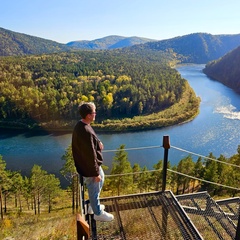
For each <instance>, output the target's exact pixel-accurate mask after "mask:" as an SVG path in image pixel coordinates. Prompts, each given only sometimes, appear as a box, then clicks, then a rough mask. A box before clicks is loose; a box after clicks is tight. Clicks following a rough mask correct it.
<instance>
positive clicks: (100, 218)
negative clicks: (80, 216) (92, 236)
mask: <svg viewBox="0 0 240 240" xmlns="http://www.w3.org/2000/svg"><path fill="white" fill-rule="evenodd" d="M94 219H95V220H96V221H101V222H110V221H112V220H113V219H114V216H113V215H112V214H111V213H107V212H105V211H102V214H101V215H96V214H94Z"/></svg>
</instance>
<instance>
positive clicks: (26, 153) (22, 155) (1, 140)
mask: <svg viewBox="0 0 240 240" xmlns="http://www.w3.org/2000/svg"><path fill="white" fill-rule="evenodd" d="M203 67H204V65H187V66H180V67H178V68H177V70H178V71H179V72H180V74H181V75H182V77H183V78H185V79H187V80H188V82H189V83H190V85H191V87H192V88H193V89H194V91H195V92H196V94H197V96H199V97H200V98H201V104H200V114H199V115H198V116H197V117H196V118H195V119H194V120H192V121H190V122H187V123H184V124H180V125H176V126H172V127H167V128H164V129H156V130H151V131H142V132H134V133H133V132H131V133H118V134H115V133H114V134H99V138H100V139H101V140H102V142H103V143H104V145H105V151H104V153H103V154H104V158H105V165H107V166H109V167H110V168H111V166H112V159H113V157H114V155H115V152H114V151H112V150H116V149H117V148H119V146H120V145H121V144H124V145H125V148H126V149H128V150H127V152H128V159H129V161H130V162H131V163H132V164H134V163H139V164H140V166H141V167H143V166H146V167H147V168H148V169H152V168H153V165H154V164H156V163H157V162H158V161H159V160H160V159H163V149H162V147H161V145H162V138H163V136H164V135H169V136H170V143H171V146H175V147H178V148H182V149H186V150H188V151H190V152H194V153H197V154H200V155H203V156H207V155H208V154H209V153H210V152H212V153H213V155H214V156H216V157H219V156H220V154H223V155H224V156H226V157H230V156H232V155H234V154H236V153H237V148H238V145H240V95H238V94H236V93H235V92H234V91H233V90H231V89H229V88H228V87H226V86H224V85H222V84H221V83H219V82H216V81H213V80H210V79H209V78H208V77H207V76H206V75H205V74H203V73H202V69H203ZM70 143H71V134H62V135H54V134H47V133H46V134H41V135H31V134H29V133H21V132H16V131H15V132H12V131H11V132H9V131H2V132H1V133H0V154H1V155H2V156H3V160H4V161H6V163H7V168H8V169H11V170H21V172H22V173H23V174H29V172H30V169H31V168H32V166H33V165H34V164H38V165H41V166H42V168H43V169H44V170H47V171H48V172H51V173H55V174H56V175H57V176H59V169H60V168H61V167H62V164H63V161H62V160H61V157H62V155H63V154H64V152H65V150H66V148H67V147H68V146H69V145H70ZM158 146H159V147H158ZM132 148H134V150H132ZM136 148H137V150H136ZM188 154H189V153H187V152H182V151H179V150H176V149H175V148H171V149H170V150H169V160H170V162H171V165H174V164H177V163H178V162H179V160H181V159H182V158H183V157H186V156H187V155H188Z"/></svg>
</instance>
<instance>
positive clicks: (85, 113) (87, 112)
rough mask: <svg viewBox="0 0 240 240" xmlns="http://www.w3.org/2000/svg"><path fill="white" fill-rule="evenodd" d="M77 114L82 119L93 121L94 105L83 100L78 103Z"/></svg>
mask: <svg viewBox="0 0 240 240" xmlns="http://www.w3.org/2000/svg"><path fill="white" fill-rule="evenodd" d="M78 109H79V114H80V116H81V117H82V119H85V120H88V121H90V120H91V121H93V120H95V115H96V106H95V104H94V103H93V102H84V103H82V104H81V105H79V108H78Z"/></svg>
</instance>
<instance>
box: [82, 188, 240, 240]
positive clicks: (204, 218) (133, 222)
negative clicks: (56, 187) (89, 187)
mask: <svg viewBox="0 0 240 240" xmlns="http://www.w3.org/2000/svg"><path fill="white" fill-rule="evenodd" d="M239 203H240V198H231V199H226V200H219V201H214V200H213V199H212V198H211V197H210V195H209V194H208V193H207V192H200V193H193V194H184V195H178V196H174V195H173V193H172V192H171V191H164V192H151V193H144V194H135V195H126V196H118V197H109V198H102V199H101V204H104V205H105V207H106V211H107V212H110V213H112V214H113V215H114V217H115V219H114V221H112V222H98V221H97V222H96V221H95V220H94V219H93V215H86V220H87V221H88V223H89V227H90V238H89V239H98V240H107V239H108V240H109V239H114V240H125V239H126V240H143V239H148V240H150V239H153V240H156V239H158V240H161V239H164V240H171V239H174V240H175V239H176V240H181V239H183V240H185V239H192V240H198V239H207V240H216V239H222V240H230V239H236V238H235V235H236V229H237V222H238V216H239ZM87 205H88V201H86V207H87Z"/></svg>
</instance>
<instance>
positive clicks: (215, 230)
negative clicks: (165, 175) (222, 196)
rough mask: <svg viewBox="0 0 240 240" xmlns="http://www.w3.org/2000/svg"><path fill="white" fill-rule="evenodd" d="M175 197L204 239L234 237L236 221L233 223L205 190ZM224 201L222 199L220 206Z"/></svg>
mask: <svg viewBox="0 0 240 240" xmlns="http://www.w3.org/2000/svg"><path fill="white" fill-rule="evenodd" d="M176 198H177V199H178V201H179V203H180V204H181V206H182V207H183V209H184V210H185V211H186V213H187V214H188V216H189V218H190V219H191V221H192V222H193V224H194V225H195V226H196V228H197V229H198V231H199V232H200V233H201V235H202V237H203V238H204V239H207V240H215V239H222V240H228V239H235V235H236V228H237V226H236V225H237V223H236V224H234V222H233V221H232V219H231V218H230V217H229V216H228V214H226V213H225V212H224V210H223V209H222V208H221V207H220V206H219V205H218V204H217V202H215V201H214V200H213V199H212V198H211V197H210V195H209V194H208V193H207V192H200V193H193V194H185V195H178V196H176ZM229 202H230V200H229ZM219 203H220V201H219ZM226 203H227V202H226V201H222V206H226ZM238 204H239V203H238ZM235 207H236V205H235ZM228 211H229V210H228ZM235 212H236V211H235Z"/></svg>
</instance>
